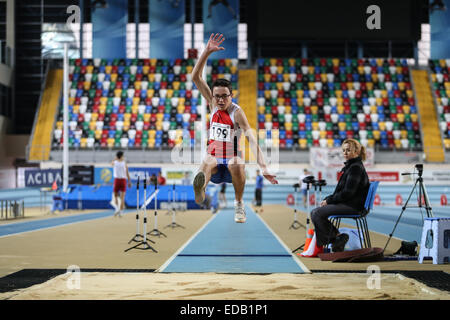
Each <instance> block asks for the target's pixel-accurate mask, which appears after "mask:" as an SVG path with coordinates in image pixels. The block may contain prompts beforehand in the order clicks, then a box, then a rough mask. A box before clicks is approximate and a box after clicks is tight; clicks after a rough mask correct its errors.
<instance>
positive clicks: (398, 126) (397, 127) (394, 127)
mask: <svg viewBox="0 0 450 320" xmlns="http://www.w3.org/2000/svg"><path fill="white" fill-rule="evenodd" d="M392 124H393V125H392V129H394V130H399V128H400V124H399V123H398V122H393V123H392Z"/></svg>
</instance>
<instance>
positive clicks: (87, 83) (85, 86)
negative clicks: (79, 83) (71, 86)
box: [83, 81, 91, 90]
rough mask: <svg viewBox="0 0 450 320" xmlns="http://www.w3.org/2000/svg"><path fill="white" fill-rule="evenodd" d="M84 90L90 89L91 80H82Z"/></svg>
mask: <svg viewBox="0 0 450 320" xmlns="http://www.w3.org/2000/svg"><path fill="white" fill-rule="evenodd" d="M83 86H84V90H89V89H91V82H90V81H84V82H83Z"/></svg>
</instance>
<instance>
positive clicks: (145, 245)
mask: <svg viewBox="0 0 450 320" xmlns="http://www.w3.org/2000/svg"><path fill="white" fill-rule="evenodd" d="M158 192H159V190H157V189H155V191H154V192H153V193H152V195H151V196H150V197H149V198H148V199H147V181H146V180H145V179H144V199H146V201H144V204H143V205H142V206H141V210H142V208H143V209H144V233H143V236H142V235H141V237H143V240H141V241H139V240H135V241H138V243H137V244H136V245H134V246H132V247H130V248H128V249H126V250H125V252H127V251H129V250H131V249H139V250H152V251H153V252H158V251H156V250H155V248H153V247H152V246H151V245H149V244H148V241H150V242H151V243H155V242H154V241H152V240H150V239H147V236H146V235H147V233H146V231H147V209H146V207H147V204H149V203H150V201H152V199H153V198H155V199H156V195H157V194H158ZM137 193H138V197H139V182H138V185H137ZM138 199H139V198H138ZM136 208H137V211H138V213H137V215H136V220H137V221H138V222H137V225H138V226H137V228H138V229H137V230H138V231H137V233H136V236H138V235H139V201H138V202H137V204H136ZM136 236H135V237H136ZM133 239H134V238H133ZM133 239H131V241H130V242H132V241H133ZM130 242H128V243H130ZM139 246H142V248H140V247H139Z"/></svg>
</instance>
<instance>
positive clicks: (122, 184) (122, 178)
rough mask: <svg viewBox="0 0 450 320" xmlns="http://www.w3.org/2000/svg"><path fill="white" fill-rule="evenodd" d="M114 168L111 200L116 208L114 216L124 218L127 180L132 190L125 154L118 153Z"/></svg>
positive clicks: (113, 162)
mask: <svg viewBox="0 0 450 320" xmlns="http://www.w3.org/2000/svg"><path fill="white" fill-rule="evenodd" d="M112 166H113V177H114V187H113V195H114V197H113V200H111V205H112V206H113V207H114V209H115V212H114V216H117V215H119V217H122V213H123V208H124V207H125V192H126V191H127V179H128V187H129V188H131V179H130V174H129V172H128V166H127V163H126V162H125V159H124V158H123V152H122V151H117V153H116V159H114V160H113V161H112ZM119 197H120V205H119V203H118V201H119Z"/></svg>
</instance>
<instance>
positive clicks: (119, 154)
mask: <svg viewBox="0 0 450 320" xmlns="http://www.w3.org/2000/svg"><path fill="white" fill-rule="evenodd" d="M122 156H123V151H117V153H116V157H117V158H118V159H120V158H122Z"/></svg>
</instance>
